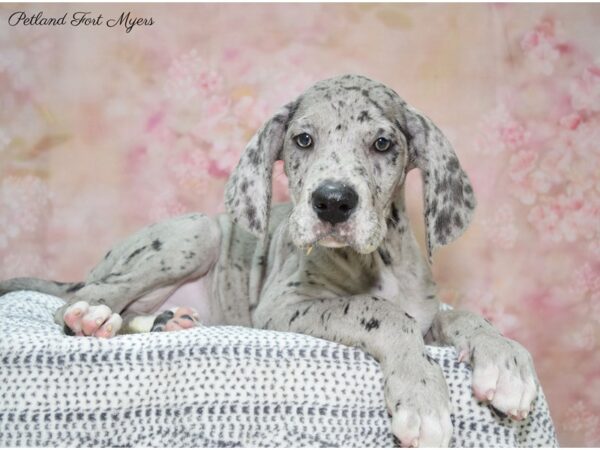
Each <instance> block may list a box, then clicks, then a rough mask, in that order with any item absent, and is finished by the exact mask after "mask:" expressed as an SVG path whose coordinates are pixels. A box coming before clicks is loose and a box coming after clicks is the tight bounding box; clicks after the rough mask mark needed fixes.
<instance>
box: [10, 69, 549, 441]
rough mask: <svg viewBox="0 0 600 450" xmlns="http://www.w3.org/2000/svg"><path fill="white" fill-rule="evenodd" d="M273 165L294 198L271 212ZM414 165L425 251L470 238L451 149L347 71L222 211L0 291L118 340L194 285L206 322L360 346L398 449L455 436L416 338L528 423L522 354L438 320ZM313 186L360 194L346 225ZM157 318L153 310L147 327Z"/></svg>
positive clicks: (479, 322)
mask: <svg viewBox="0 0 600 450" xmlns="http://www.w3.org/2000/svg"><path fill="white" fill-rule="evenodd" d="M300 133H309V134H310V135H311V136H312V141H313V142H312V145H311V146H310V148H300V147H299V146H298V145H297V141H296V139H295V138H296V137H297V136H298V135H299V134H300ZM380 137H384V138H385V139H387V140H388V141H389V142H390V143H391V145H390V146H389V147H388V148H387V149H386V150H385V151H379V150H377V148H374V145H373V143H374V142H375V141H376V140H377V139H378V138H380ZM277 159H283V161H284V167H285V171H286V173H287V175H288V179H289V189H290V194H291V198H292V202H291V204H288V205H276V206H271V181H272V180H271V176H272V175H271V174H272V165H273V163H274V162H275V161H276V160H277ZM412 168H419V169H420V170H421V172H422V175H423V177H422V178H423V183H424V186H423V192H424V199H425V222H426V234H427V249H428V255H427V256H428V257H429V258H430V257H431V254H432V253H433V251H434V250H435V248H437V247H438V246H440V245H444V244H447V243H449V242H451V241H452V240H453V239H456V238H457V237H458V236H459V235H460V234H461V233H462V232H463V231H464V230H465V228H466V227H467V225H468V224H469V221H470V220H471V217H472V214H473V210H474V208H475V198H474V195H473V189H472V187H471V185H470V184H469V181H468V178H467V176H466V174H465V173H464V171H463V170H462V168H461V166H460V163H459V161H458V158H457V157H456V154H455V153H454V151H453V149H452V146H451V144H450V142H449V141H448V139H447V138H446V137H445V136H444V135H443V134H442V132H441V131H440V130H439V129H438V128H437V127H436V126H435V125H434V124H433V123H432V122H431V120H430V119H428V118H427V117H426V116H424V115H423V114H421V113H419V112H418V111H417V110H416V109H414V108H412V107H411V106H409V105H407V104H406V103H405V102H404V101H403V100H402V99H401V98H400V97H399V96H398V95H397V94H396V93H395V92H394V91H393V90H391V89H390V88H388V87H386V86H384V85H382V84H380V83H378V82H375V81H373V80H370V79H368V78H365V77H361V76H355V75H345V76H341V77H336V78H332V79H329V80H324V81H321V82H319V83H317V84H315V85H314V86H312V87H311V88H309V89H308V90H307V91H306V92H305V93H304V94H302V95H301V96H300V97H299V98H298V99H296V100H294V101H293V102H291V103H289V104H288V105H286V106H284V107H283V108H282V109H281V110H280V111H279V112H278V113H277V114H275V115H274V116H273V117H272V118H271V119H269V120H268V121H267V122H266V124H265V125H264V126H263V127H262V128H261V129H260V130H259V131H258V132H257V133H256V135H255V136H254V137H253V138H252V139H251V141H250V143H249V144H248V146H247V148H246V150H245V151H244V153H243V155H242V157H241V159H240V162H239V164H238V166H237V168H236V170H235V171H234V173H233V174H232V176H231V177H230V180H229V182H228V185H227V189H226V193H225V204H226V206H227V210H228V211H229V214H228V215H227V214H226V215H221V216H218V217H217V218H215V219H211V218H208V217H206V216H204V215H202V214H187V215H184V216H181V217H176V218H173V219H169V220H167V221H165V222H161V223H158V224H154V225H151V226H149V227H147V228H145V229H143V230H141V231H139V232H138V233H136V234H134V235H133V236H131V237H129V238H128V239H126V240H124V241H123V242H121V243H119V244H118V245H116V246H115V247H114V248H113V249H112V250H111V251H110V252H108V253H107V254H106V256H105V258H104V259H103V260H102V261H101V262H100V263H99V264H98V266H96V267H95V268H94V269H93V270H92V271H91V273H90V275H89V276H88V277H87V279H86V280H85V282H83V283H67V284H61V283H56V282H50V281H44V280H37V279H16V280H9V281H6V282H2V283H0V294H2V293H5V292H10V291H12V290H18V289H33V290H39V291H42V292H49V293H52V294H54V295H59V296H62V297H63V298H64V299H66V300H67V304H66V305H65V306H63V307H61V308H60V309H59V310H58V311H57V312H56V321H57V322H58V323H59V324H61V325H63V324H64V321H65V317H67V316H68V317H70V318H71V317H72V316H73V315H76V314H77V313H81V310H78V308H80V306H77V305H83V306H82V307H81V308H83V309H84V310H85V311H94V314H96V315H97V316H98V317H100V315H101V316H102V318H104V317H111V319H110V320H113V322H111V324H114V327H113V325H111V329H110V330H106V331H111V332H116V328H118V327H120V326H121V325H120V322H119V321H117V318H119V320H120V317H119V314H120V315H122V316H124V325H123V329H127V326H128V325H127V324H128V323H129V321H130V319H129V317H134V318H135V317H136V314H137V315H139V314H140V313H147V312H150V311H153V310H154V309H156V308H157V307H158V306H159V305H161V304H162V303H163V302H164V301H165V299H166V298H168V297H169V296H170V295H171V294H172V293H173V291H174V290H176V289H178V288H179V287H181V286H182V285H184V284H186V283H193V282H195V281H196V280H200V279H204V280H203V281H206V283H207V292H209V293H210V301H211V306H210V310H211V311H213V313H214V314H215V315H216V316H217V318H216V319H215V320H214V321H215V322H219V323H226V324H233V325H247V326H254V327H258V328H267V329H273V330H281V331H291V332H298V333H305V334H309V335H312V336H316V337H319V338H323V339H328V340H332V341H335V342H339V343H342V344H345V345H351V346H356V347H361V348H363V349H364V350H366V351H367V352H369V353H370V354H371V355H373V356H374V357H375V358H376V359H377V360H378V361H379V362H380V364H381V370H382V373H383V380H384V386H385V387H384V397H385V400H386V405H387V407H388V410H389V412H390V413H391V414H392V432H393V433H394V435H395V436H396V437H397V438H398V440H399V441H400V443H401V444H402V445H412V446H444V445H447V444H448V443H449V441H450V437H451V434H452V423H451V420H450V403H449V395H448V389H447V386H446V383H445V380H444V378H443V375H442V372H441V370H440V367H439V366H438V365H437V364H435V363H433V362H432V360H431V359H430V358H428V357H427V354H426V353H425V339H427V340H428V341H431V342H435V343H438V344H443V345H451V346H454V347H456V348H457V349H458V350H459V351H460V355H461V359H462V360H463V361H470V363H471V365H472V366H473V390H474V393H475V395H476V396H477V398H478V399H480V400H484V401H489V402H490V403H491V405H492V406H493V407H494V408H496V409H498V410H499V411H501V412H502V413H504V414H508V415H510V416H511V417H514V418H517V419H522V418H523V417H525V416H526V415H527V413H528V411H529V408H530V406H531V403H532V402H533V400H534V398H535V395H536V392H537V378H536V376H535V371H534V369H533V364H532V361H531V357H530V356H529V353H527V351H526V350H525V349H524V348H523V347H522V346H520V345H519V344H518V343H516V342H514V341H511V340H508V339H506V338H504V337H503V336H501V335H500V334H499V333H498V332H497V331H496V330H495V329H494V328H493V327H492V326H491V325H490V324H489V323H487V322H486V321H485V320H484V319H483V318H481V317H479V316H477V315H475V314H472V313H469V312H466V311H450V312H448V311H440V302H439V300H438V298H437V294H436V286H435V283H434V281H433V279H432V274H431V270H430V266H429V264H428V262H427V259H426V258H425V257H423V255H421V253H420V250H419V246H418V244H417V242H416V239H415V237H414V235H413V233H412V231H411V227H410V223H409V221H408V216H407V214H406V209H405V203H404V181H405V178H406V173H407V172H408V171H409V170H411V169H412ZM324 180H334V181H339V182H342V183H344V184H346V185H348V186H351V187H352V189H353V190H354V191H355V192H356V194H357V196H358V198H359V200H358V203H357V206H356V209H354V210H353V212H352V214H351V215H350V216H349V217H348V218H347V220H346V221H344V222H341V223H337V224H332V223H328V222H327V223H325V222H323V221H321V220H320V219H319V218H318V217H317V215H316V213H315V211H314V210H313V207H312V206H311V201H310V199H311V194H312V192H313V191H314V190H315V189H316V188H317V187H318V186H319V185H320V184H321V183H322V182H323V181H324ZM111 313H112V315H111ZM90 314H91V313H90ZM115 316H117V318H115ZM74 317H79V316H74ZM134 320H135V319H134ZM165 320H168V317H167V316H164V317H159V319H158V320H157V323H156V328H157V329H159V328H161V327H163V326H164V324H163V322H164V321H165ZM92 325H93V322H92ZM117 325H118V326H117ZM103 326H104V325H103ZM94 329H95V328H94ZM72 331H77V332H78V333H79V334H86V330H85V329H83V330H80V329H77V330H72ZM88 334H91V332H90V333H88Z"/></svg>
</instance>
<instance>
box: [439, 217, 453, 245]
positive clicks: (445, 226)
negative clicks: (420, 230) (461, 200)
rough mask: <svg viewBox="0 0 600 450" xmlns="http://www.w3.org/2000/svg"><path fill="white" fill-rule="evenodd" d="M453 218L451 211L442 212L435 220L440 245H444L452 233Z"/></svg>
mask: <svg viewBox="0 0 600 450" xmlns="http://www.w3.org/2000/svg"><path fill="white" fill-rule="evenodd" d="M451 227H452V224H451V216H450V212H449V211H447V210H446V211H440V213H439V214H438V215H437V217H436V219H435V235H436V237H437V238H438V240H439V241H440V243H444V242H445V241H446V238H447V237H448V235H449V234H450V231H451Z"/></svg>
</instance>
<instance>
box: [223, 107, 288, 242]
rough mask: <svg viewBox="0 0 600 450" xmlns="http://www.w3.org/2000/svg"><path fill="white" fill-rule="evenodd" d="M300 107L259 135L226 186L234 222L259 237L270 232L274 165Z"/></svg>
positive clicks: (284, 113)
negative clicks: (288, 128) (291, 121)
mask: <svg viewBox="0 0 600 450" xmlns="http://www.w3.org/2000/svg"><path fill="white" fill-rule="evenodd" d="M297 104H298V102H297V101H296V102H292V103H288V104H287V105H285V106H284V107H283V108H281V109H280V110H279V111H278V112H277V113H276V114H275V115H274V116H273V117H271V118H270V119H269V120H268V121H267V122H266V123H265V124H264V125H263V126H262V127H261V128H260V129H259V130H258V131H257V132H256V134H255V135H254V136H253V137H252V139H251V140H250V142H249V143H248V145H247V146H246V149H245V150H244V152H243V153H242V156H241V158H240V161H239V163H238V165H237V167H236V168H235V170H234V171H233V173H232V174H231V176H230V177H229V180H228V182H227V186H226V187H225V207H226V208H227V212H228V213H229V215H230V216H231V218H232V220H233V221H234V222H235V223H237V224H239V225H240V226H242V227H243V228H245V229H246V230H247V231H249V232H251V233H252V234H254V235H256V236H262V235H263V234H264V233H265V232H266V231H267V230H268V224H269V214H270V210H271V188H272V187H271V184H272V180H271V178H272V176H273V164H274V163H275V161H277V160H278V159H279V155H280V153H281V148H282V147H283V138H284V136H285V133H286V131H287V126H288V123H289V122H290V120H291V119H292V117H293V115H294V112H295V111H296V108H297Z"/></svg>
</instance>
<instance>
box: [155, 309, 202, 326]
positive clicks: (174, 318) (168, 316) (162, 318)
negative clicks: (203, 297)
mask: <svg viewBox="0 0 600 450" xmlns="http://www.w3.org/2000/svg"><path fill="white" fill-rule="evenodd" d="M198 321H199V316H198V312H197V311H196V310H194V309H192V308H187V307H179V308H174V309H173V310H168V311H164V312H162V313H160V314H159V315H158V316H157V317H156V319H155V320H154V324H153V325H152V329H151V330H150V331H179V330H186V329H188V328H193V327H195V326H197V325H198V324H199V322H198Z"/></svg>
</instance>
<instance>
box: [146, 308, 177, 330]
mask: <svg viewBox="0 0 600 450" xmlns="http://www.w3.org/2000/svg"><path fill="white" fill-rule="evenodd" d="M174 316H175V313H173V311H163V312H162V313H160V314H159V315H158V316H156V319H154V323H153V324H152V328H151V329H150V331H163V328H164V326H165V325H166V323H167V322H168V321H169V320H171V319H172V318H173V317H174Z"/></svg>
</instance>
